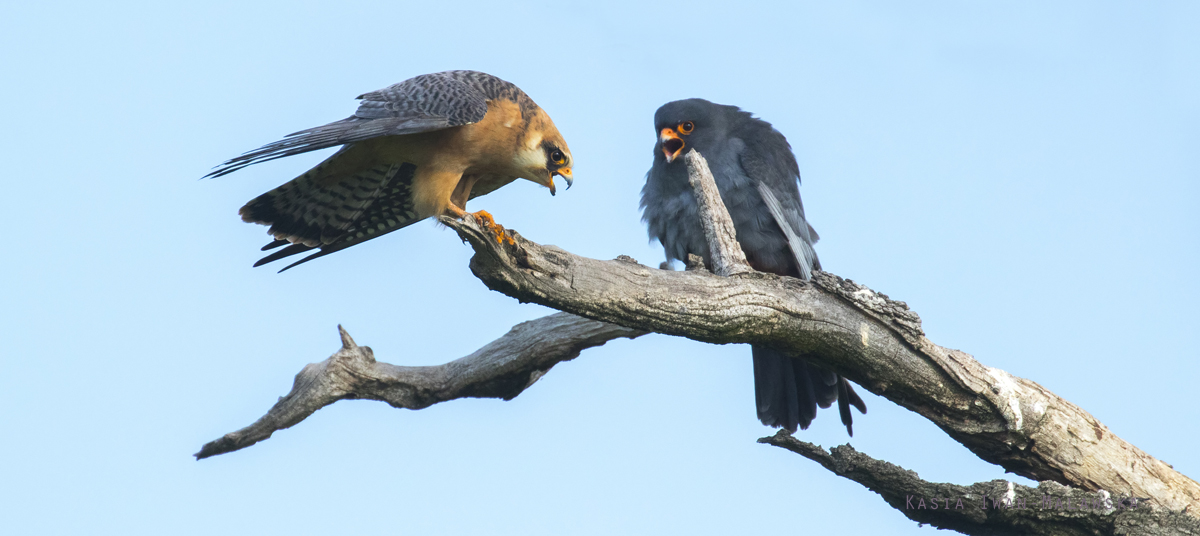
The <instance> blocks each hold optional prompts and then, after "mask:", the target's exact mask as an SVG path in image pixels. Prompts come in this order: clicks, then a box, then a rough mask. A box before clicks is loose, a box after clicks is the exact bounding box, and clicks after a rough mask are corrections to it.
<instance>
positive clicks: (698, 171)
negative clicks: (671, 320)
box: [683, 149, 754, 276]
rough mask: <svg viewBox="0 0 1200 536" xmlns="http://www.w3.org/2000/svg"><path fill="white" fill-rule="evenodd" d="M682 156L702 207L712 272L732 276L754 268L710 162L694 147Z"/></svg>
mask: <svg viewBox="0 0 1200 536" xmlns="http://www.w3.org/2000/svg"><path fill="white" fill-rule="evenodd" d="M683 160H684V162H686V163H687V166H688V185H690V186H691V187H692V194H693V195H694V196H695V197H696V204H697V205H698V206H699V208H700V224H701V225H702V226H704V236H705V237H706V238H707V239H708V243H709V248H708V250H709V255H710V256H712V259H710V260H711V261H712V270H713V273H715V274H717V275H720V276H730V275H734V274H742V273H747V272H753V271H754V270H753V269H751V268H750V263H749V262H748V261H747V260H746V253H745V252H744V251H742V246H741V245H739V244H738V240H737V232H736V231H735V230H734V227H733V219H732V218H730V217H729V210H728V209H726V208H725V203H724V202H722V201H721V192H719V191H718V190H717V181H716V180H715V179H713V176H712V171H709V169H708V162H707V161H705V160H704V157H703V156H700V153H698V152H696V150H695V149H692V150H689V151H688V152H687V154H685V155H683Z"/></svg>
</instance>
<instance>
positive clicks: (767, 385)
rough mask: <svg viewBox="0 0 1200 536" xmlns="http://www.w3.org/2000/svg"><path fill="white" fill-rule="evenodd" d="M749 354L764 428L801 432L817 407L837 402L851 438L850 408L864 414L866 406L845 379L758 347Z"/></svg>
mask: <svg viewBox="0 0 1200 536" xmlns="http://www.w3.org/2000/svg"><path fill="white" fill-rule="evenodd" d="M751 350H752V352H753V355H754V392H755V399H756V402H757V406H758V408H757V409H758V419H759V420H760V421H762V423H763V424H765V425H767V426H775V427H780V428H783V429H785V430H787V431H789V432H795V431H796V430H797V429H801V430H803V429H806V428H808V427H809V425H811V424H812V421H813V419H815V418H816V417H817V408H818V407H821V408H828V407H830V406H831V405H833V402H834V401H837V402H838V411H839V413H840V414H841V418H842V424H844V425H846V431H847V432H848V433H849V434H850V435H851V436H853V435H854V428H853V423H854V420H853V418H852V416H851V414H850V406H854V407H855V408H857V409H858V410H859V412H861V413H864V414H865V413H866V412H867V406H866V404H865V403H863V400H862V398H859V396H858V393H855V392H854V388H853V387H852V386H851V385H850V383H849V382H848V381H847V380H846V379H845V378H842V377H841V376H838V375H837V374H835V373H833V372H831V371H828V370H825V369H822V368H820V367H818V366H816V365H813V364H812V363H809V362H808V361H805V360H804V359H802V358H797V357H792V356H790V355H789V354H786V353H783V352H780V351H777V350H773V349H770V348H765V347H761V346H751Z"/></svg>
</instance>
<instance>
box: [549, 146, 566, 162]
mask: <svg viewBox="0 0 1200 536" xmlns="http://www.w3.org/2000/svg"><path fill="white" fill-rule="evenodd" d="M550 162H551V163H553V164H555V165H559V166H561V165H563V164H565V163H567V157H566V156H564V155H563V153H562V151H560V150H558V149H555V150H553V151H551V152H550Z"/></svg>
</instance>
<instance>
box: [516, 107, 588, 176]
mask: <svg viewBox="0 0 1200 536" xmlns="http://www.w3.org/2000/svg"><path fill="white" fill-rule="evenodd" d="M538 112H539V115H540V116H541V117H539V118H535V120H534V121H532V122H531V123H532V124H531V127H532V128H531V129H530V133H529V135H527V136H526V138H525V146H524V148H523V149H522V150H521V156H520V160H521V170H520V171H521V174H520V175H519V176H520V177H521V178H523V179H528V180H531V181H533V182H536V183H538V184H541V185H542V186H545V187H547V188H549V189H550V195H554V191H555V190H554V176H555V175H558V176H560V177H562V178H563V179H564V180H566V181H567V188H570V187H571V185H572V184H574V183H575V177H573V176H572V174H571V167H572V166H574V165H575V160H574V159H572V158H571V150H570V149H569V148H567V141H566V140H564V139H563V137H562V134H559V133H558V128H556V127H555V126H554V122H553V121H551V120H550V118H549V117H548V116H545V113H544V112H542V111H541V110H538Z"/></svg>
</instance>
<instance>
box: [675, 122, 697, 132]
mask: <svg viewBox="0 0 1200 536" xmlns="http://www.w3.org/2000/svg"><path fill="white" fill-rule="evenodd" d="M695 128H696V124H695V123H692V122H691V121H684V122H682V123H680V124H679V133H680V134H691V133H692V130H695Z"/></svg>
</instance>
